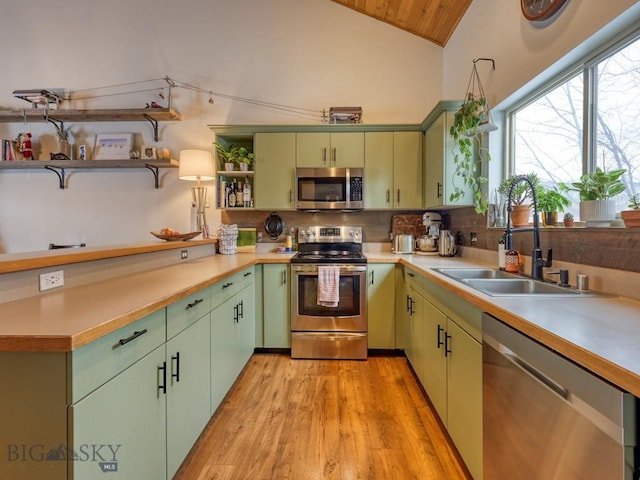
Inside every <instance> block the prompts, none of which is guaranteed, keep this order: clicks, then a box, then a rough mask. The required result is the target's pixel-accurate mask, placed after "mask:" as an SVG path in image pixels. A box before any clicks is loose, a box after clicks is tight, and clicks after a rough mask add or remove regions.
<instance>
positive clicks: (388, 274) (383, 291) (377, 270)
mask: <svg viewBox="0 0 640 480" xmlns="http://www.w3.org/2000/svg"><path fill="white" fill-rule="evenodd" d="M367 270H368V271H367V282H368V284H367V322H368V340H369V348H377V349H394V348H396V322H395V304H396V302H395V265H394V264H392V263H370V264H368V266H367Z"/></svg>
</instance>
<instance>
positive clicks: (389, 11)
mask: <svg viewBox="0 0 640 480" xmlns="http://www.w3.org/2000/svg"><path fill="white" fill-rule="evenodd" d="M332 1H334V2H336V3H339V4H341V5H344V6H345V7H348V8H351V9H353V10H355V11H357V12H360V13H364V14H365V15H368V16H370V17H373V18H375V19H377V20H380V21H383V22H386V23H388V24H390V25H393V26H394V27H398V28H401V29H402V30H406V31H407V32H411V33H413V34H415V35H418V36H419V37H422V38H425V39H427V40H429V41H430V42H433V43H435V44H436V45H440V46H441V47H444V46H445V45H446V44H447V41H448V40H449V38H450V37H451V34H452V33H453V31H454V30H455V28H456V27H457V26H458V22H459V21H460V19H461V18H462V16H463V15H464V13H465V12H466V11H467V8H468V7H469V5H470V4H471V1H472V0H332Z"/></svg>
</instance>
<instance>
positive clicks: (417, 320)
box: [405, 286, 427, 386]
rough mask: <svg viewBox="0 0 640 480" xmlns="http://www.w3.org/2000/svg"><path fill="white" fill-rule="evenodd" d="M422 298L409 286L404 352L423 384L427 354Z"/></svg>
mask: <svg viewBox="0 0 640 480" xmlns="http://www.w3.org/2000/svg"><path fill="white" fill-rule="evenodd" d="M424 303H425V301H424V299H423V298H422V296H421V295H420V294H419V291H418V290H416V289H415V288H414V287H412V286H410V287H409V317H408V323H407V338H406V343H405V353H406V355H407V358H408V359H409V363H411V367H413V371H414V372H415V373H416V376H417V377H418V379H419V380H420V383H421V384H422V385H423V386H424V384H425V362H426V355H427V345H426V325H425V317H424Z"/></svg>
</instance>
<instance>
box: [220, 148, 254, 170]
mask: <svg viewBox="0 0 640 480" xmlns="http://www.w3.org/2000/svg"><path fill="white" fill-rule="evenodd" d="M214 145H215V146H216V152H217V154H218V159H219V167H220V169H222V168H223V167H224V170H227V171H230V170H235V166H236V165H237V166H238V169H239V170H242V171H247V170H251V167H252V165H253V159H254V158H255V154H254V153H253V152H251V150H249V148H247V147H243V146H240V145H230V146H229V147H225V146H224V145H223V144H222V143H219V142H214Z"/></svg>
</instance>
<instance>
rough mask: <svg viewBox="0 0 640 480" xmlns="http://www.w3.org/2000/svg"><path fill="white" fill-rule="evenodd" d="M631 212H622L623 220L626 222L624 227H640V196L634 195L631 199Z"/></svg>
mask: <svg viewBox="0 0 640 480" xmlns="http://www.w3.org/2000/svg"><path fill="white" fill-rule="evenodd" d="M628 207H629V208H630V210H623V211H622V212H620V215H621V216H622V220H624V226H625V227H627V228H637V227H640V195H633V196H632V197H631V198H629V205H628Z"/></svg>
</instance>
